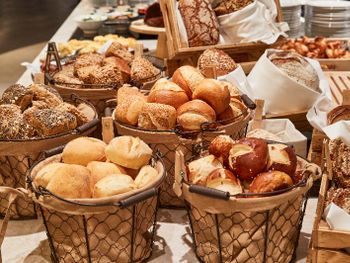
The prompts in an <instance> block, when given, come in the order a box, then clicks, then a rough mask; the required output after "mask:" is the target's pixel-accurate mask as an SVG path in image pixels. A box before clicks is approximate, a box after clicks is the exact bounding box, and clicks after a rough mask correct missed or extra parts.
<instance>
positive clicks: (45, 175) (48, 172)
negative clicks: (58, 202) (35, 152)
mask: <svg viewBox="0 0 350 263" xmlns="http://www.w3.org/2000/svg"><path fill="white" fill-rule="evenodd" d="M65 165H68V164H65V163H49V164H47V165H45V166H44V167H43V168H41V169H40V171H39V172H38V173H37V174H36V176H35V178H34V184H35V185H36V186H37V187H38V186H42V187H46V186H47V185H48V183H49V182H50V180H51V178H52V177H53V176H54V175H55V174H56V171H57V169H58V168H61V167H63V166H65Z"/></svg>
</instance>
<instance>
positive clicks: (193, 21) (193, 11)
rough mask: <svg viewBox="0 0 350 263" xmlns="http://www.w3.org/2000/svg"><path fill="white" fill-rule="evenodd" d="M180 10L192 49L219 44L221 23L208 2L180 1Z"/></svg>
mask: <svg viewBox="0 0 350 263" xmlns="http://www.w3.org/2000/svg"><path fill="white" fill-rule="evenodd" d="M179 10H180V13H181V16H182V19H183V21H184V24H185V28H186V32H187V37H188V44H189V46H190V47H198V46H208V45H215V44H217V43H218V42H219V23H218V21H217V18H216V16H215V13H214V11H213V9H212V7H211V4H210V3H209V1H208V0H180V1H179Z"/></svg>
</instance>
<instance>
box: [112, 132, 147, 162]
mask: <svg viewBox="0 0 350 263" xmlns="http://www.w3.org/2000/svg"><path fill="white" fill-rule="evenodd" d="M105 152H106V156H107V158H108V160H110V161H111V162H113V163H116V164H118V165H121V166H123V167H126V168H131V169H140V168H141V167H142V166H144V165H146V164H148V162H149V160H150V159H151V156H152V149H151V148H150V147H149V146H148V145H147V144H146V143H145V142H144V141H142V140H141V139H140V138H138V137H132V136H120V137H116V138H114V139H113V140H112V141H110V143H109V144H108V145H107V147H106V150H105Z"/></svg>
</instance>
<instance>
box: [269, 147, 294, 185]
mask: <svg viewBox="0 0 350 263" xmlns="http://www.w3.org/2000/svg"><path fill="white" fill-rule="evenodd" d="M268 148H269V161H268V163H267V167H266V168H267V170H273V171H280V172H284V173H286V174H288V175H289V176H291V177H292V178H293V179H294V175H295V172H296V169H297V156H296V154H295V151H294V148H293V147H291V146H288V145H285V144H269V145H268ZM294 181H295V180H294Z"/></svg>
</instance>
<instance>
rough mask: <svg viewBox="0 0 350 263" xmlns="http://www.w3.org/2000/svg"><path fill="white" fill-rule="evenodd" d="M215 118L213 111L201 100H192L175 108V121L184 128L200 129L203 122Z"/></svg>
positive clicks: (211, 120)
mask: <svg viewBox="0 0 350 263" xmlns="http://www.w3.org/2000/svg"><path fill="white" fill-rule="evenodd" d="M215 120H216V115H215V111H214V110H213V108H212V107H210V106H209V105H208V104H207V103H205V102H204V101H201V100H192V101H189V102H187V103H185V104H183V105H182V106H181V107H180V108H178V109H177V122H178V124H180V125H181V127H182V128H183V129H185V130H200V129H201V125H202V124H203V123H205V122H209V123H211V122H214V121H215Z"/></svg>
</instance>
